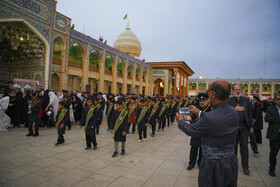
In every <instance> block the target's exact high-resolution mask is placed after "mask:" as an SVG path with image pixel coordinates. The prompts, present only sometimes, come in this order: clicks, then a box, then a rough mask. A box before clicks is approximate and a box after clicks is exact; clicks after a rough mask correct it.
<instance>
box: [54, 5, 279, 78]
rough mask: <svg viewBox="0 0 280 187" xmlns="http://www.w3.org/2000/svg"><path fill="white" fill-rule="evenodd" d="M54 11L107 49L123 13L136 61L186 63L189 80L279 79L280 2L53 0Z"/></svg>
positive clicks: (119, 28)
mask: <svg viewBox="0 0 280 187" xmlns="http://www.w3.org/2000/svg"><path fill="white" fill-rule="evenodd" d="M57 11H58V12H60V13H62V14H64V15H66V16H68V17H70V18H71V19H72V24H75V29H76V30H78V31H80V32H83V25H84V34H86V35H89V36H91V37H93V38H95V39H98V38H99V36H103V38H104V40H107V44H108V45H110V46H113V44H114V41H115V40H116V38H117V37H118V35H119V34H120V33H122V32H123V31H124V30H125V28H126V21H124V20H123V17H124V15H125V14H128V18H129V20H130V27H131V31H133V32H134V33H135V34H136V36H137V37H138V38H139V40H140V42H141V45H142V53H141V56H140V58H145V60H146V62H151V61H181V60H182V61H185V62H186V63H187V64H188V65H189V67H190V68H191V69H192V70H193V71H194V72H195V74H194V75H193V76H192V77H194V78H196V77H199V76H202V77H203V78H216V77H219V78H237V77H239V78H260V77H263V78H280V0H79V1H77V0H58V3H57ZM265 45H266V67H267V68H266V77H265V68H264V67H265Z"/></svg>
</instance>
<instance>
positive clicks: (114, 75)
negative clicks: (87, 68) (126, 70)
mask: <svg viewBox="0 0 280 187" xmlns="http://www.w3.org/2000/svg"><path fill="white" fill-rule="evenodd" d="M114 58H115V59H114V61H113V67H112V85H111V92H112V93H113V94H116V93H117V67H118V56H117V55H116V56H115V57H114Z"/></svg>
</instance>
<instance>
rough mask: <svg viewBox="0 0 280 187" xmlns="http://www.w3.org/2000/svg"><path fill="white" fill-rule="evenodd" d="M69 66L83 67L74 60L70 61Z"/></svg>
mask: <svg viewBox="0 0 280 187" xmlns="http://www.w3.org/2000/svg"><path fill="white" fill-rule="evenodd" d="M68 66H71V67H75V68H80V69H82V64H80V63H78V62H74V61H68Z"/></svg>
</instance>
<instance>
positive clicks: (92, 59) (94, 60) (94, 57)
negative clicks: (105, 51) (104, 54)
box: [89, 51, 100, 72]
mask: <svg viewBox="0 0 280 187" xmlns="http://www.w3.org/2000/svg"><path fill="white" fill-rule="evenodd" d="M99 59H100V58H99V55H98V53H97V52H96V51H92V52H91V53H90V55H89V70H90V71H94V72H99Z"/></svg>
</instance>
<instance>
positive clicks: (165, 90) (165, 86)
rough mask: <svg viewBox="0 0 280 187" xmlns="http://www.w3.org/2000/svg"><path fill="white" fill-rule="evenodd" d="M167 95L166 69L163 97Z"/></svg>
mask: <svg viewBox="0 0 280 187" xmlns="http://www.w3.org/2000/svg"><path fill="white" fill-rule="evenodd" d="M166 95H168V71H167V74H166V75H165V81H164V97H165V96H166Z"/></svg>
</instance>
